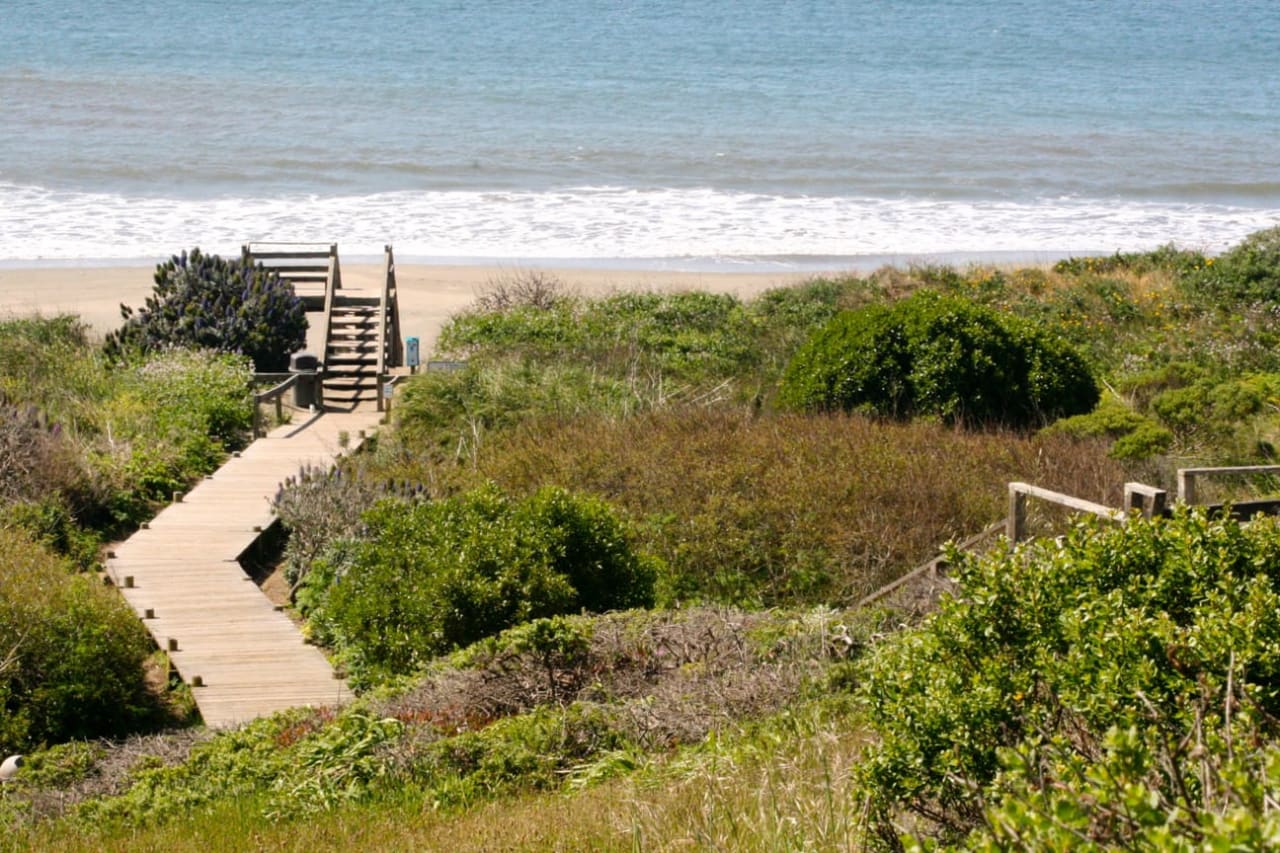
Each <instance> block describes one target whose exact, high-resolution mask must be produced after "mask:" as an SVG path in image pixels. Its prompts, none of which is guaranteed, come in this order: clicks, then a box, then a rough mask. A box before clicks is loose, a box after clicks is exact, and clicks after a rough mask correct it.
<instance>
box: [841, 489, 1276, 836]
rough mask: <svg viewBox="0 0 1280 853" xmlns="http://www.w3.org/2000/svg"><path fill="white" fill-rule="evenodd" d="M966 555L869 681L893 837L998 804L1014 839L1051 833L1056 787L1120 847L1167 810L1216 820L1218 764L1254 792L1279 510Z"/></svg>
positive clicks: (870, 768) (875, 798)
mask: <svg viewBox="0 0 1280 853" xmlns="http://www.w3.org/2000/svg"><path fill="white" fill-rule="evenodd" d="M952 557H953V559H955V560H956V561H957V563H956V570H955V576H956V577H957V579H958V580H959V582H960V591H959V592H958V594H957V595H956V596H955V597H954V598H952V599H949V600H945V601H944V602H943V604H942V607H941V609H940V611H939V612H938V613H937V614H936V615H935V616H934V617H932V618H931V619H930V620H929V621H928V622H926V623H925V625H924V626H923V627H922V628H921V629H919V630H913V631H909V632H906V633H904V634H902V635H901V636H899V637H897V638H896V639H895V640H894V641H893V642H891V643H888V644H886V645H885V646H883V647H882V648H881V649H880V650H879V651H878V652H876V653H875V654H874V655H873V656H872V657H871V658H870V659H869V661H868V665H867V667H866V669H865V671H864V673H863V679H862V686H861V687H860V688H859V692H860V695H861V696H862V698H863V700H864V701H865V707H866V709H867V713H868V715H869V719H870V720H871V722H872V723H873V725H874V726H875V728H876V730H877V731H878V732H879V735H880V738H881V739H880V742H879V743H878V744H877V745H876V746H874V747H873V748H871V749H870V750H869V754H868V756H867V760H866V762H865V764H864V766H863V770H862V771H861V773H862V780H863V785H864V787H865V790H866V792H867V796H868V798H869V799H868V805H869V808H870V814H871V816H872V823H873V827H874V828H875V829H876V830H877V832H878V833H879V834H880V836H881V838H882V839H884V840H885V842H886V846H888V847H891V848H893V847H896V846H897V844H898V840H897V839H898V836H899V833H900V832H902V831H903V830H904V829H905V828H906V827H908V826H911V827H912V830H911V831H912V832H913V833H915V834H918V835H921V836H927V835H932V834H934V833H940V834H941V835H942V837H943V838H944V839H950V840H959V839H961V838H963V837H964V836H965V834H966V833H969V832H971V831H974V830H977V831H979V832H983V831H986V830H989V829H990V828H991V822H993V821H994V820H995V819H996V817H994V816H993V814H994V815H995V816H1000V815H1003V818H1004V819H1007V821H1008V822H1006V823H1005V824H1004V825H1003V826H1001V827H997V828H998V829H999V830H1000V833H1001V834H1000V837H1003V838H1006V839H1007V838H1013V837H1015V836H1014V835H1011V834H1010V833H1009V831H1010V830H1012V832H1013V833H1015V834H1016V833H1017V832H1018V831H1019V830H1022V831H1025V832H1027V833H1034V832H1035V830H1036V824H1035V823H1033V822H1030V821H1029V820H1028V822H1025V823H1019V821H1022V820H1023V819H1024V817H1027V815H1026V808H1027V807H1033V808H1036V809H1039V808H1042V807H1043V806H1044V805H1045V804H1046V803H1060V804H1061V806H1062V808H1063V809H1064V811H1062V812H1058V813H1056V818H1057V819H1059V820H1065V821H1067V822H1069V824H1070V825H1073V826H1087V827H1089V831H1088V832H1087V835H1088V836H1089V837H1092V838H1095V839H1097V840H1098V842H1099V844H1100V845H1101V848H1103V849H1106V848H1109V846H1110V845H1111V844H1119V845H1120V846H1127V845H1126V844H1125V842H1126V841H1132V839H1133V838H1135V837H1141V836H1140V834H1139V831H1140V830H1141V829H1142V826H1143V824H1144V823H1145V822H1146V821H1147V820H1148V819H1149V818H1150V817H1151V815H1152V813H1153V812H1154V813H1157V815H1156V816H1158V817H1160V818H1161V821H1162V824H1163V825H1164V828H1165V829H1166V830H1167V831H1169V832H1171V833H1172V835H1171V836H1170V837H1171V838H1189V839H1191V840H1196V839H1198V838H1199V837H1200V835H1201V833H1202V832H1204V833H1205V834H1206V836H1209V835H1211V830H1212V816H1213V814H1214V813H1215V811H1216V810H1217V809H1218V807H1219V806H1220V805H1221V801H1222V798H1221V797H1220V789H1219V790H1218V791H1215V790H1211V789H1210V787H1209V786H1211V785H1212V784H1213V782H1212V780H1213V779H1214V778H1215V777H1214V776H1213V775H1212V774H1210V773H1207V772H1206V773H1204V774H1202V773H1201V771H1202V770H1212V769H1213V767H1217V768H1219V769H1222V768H1227V770H1226V772H1225V774H1221V775H1219V776H1218V777H1217V778H1220V779H1226V780H1227V781H1230V782H1232V783H1234V784H1236V785H1239V786H1240V787H1239V788H1238V790H1241V791H1243V790H1246V789H1247V788H1248V785H1249V783H1248V782H1247V779H1246V777H1245V776H1243V775H1238V776H1236V778H1235V779H1232V778H1231V776H1232V772H1233V771H1231V770H1230V769H1229V768H1230V765H1231V763H1232V762H1233V761H1234V758H1233V755H1232V746H1231V745H1232V743H1237V744H1244V743H1248V744H1250V746H1249V748H1248V749H1249V750H1250V751H1254V750H1259V749H1270V750H1272V751H1273V753H1274V749H1275V747H1276V736H1277V734H1280V727H1278V726H1277V722H1276V721H1277V713H1278V712H1280V526H1277V524H1276V523H1275V521H1274V520H1269V519H1267V520H1258V521H1254V522H1253V523H1252V524H1250V525H1249V526H1243V525H1241V524H1239V523H1236V522H1233V521H1209V520H1206V519H1205V517H1203V516H1201V515H1187V514H1181V515H1178V516H1176V517H1175V518H1173V519H1171V520H1161V521H1156V522H1145V521H1142V520H1140V519H1131V520H1130V521H1129V523H1128V524H1127V525H1124V526H1121V527H1111V528H1107V529H1099V528H1098V527H1097V526H1096V525H1094V524H1087V525H1086V524H1081V525H1079V526H1077V527H1076V528H1074V529H1073V530H1072V531H1071V532H1070V533H1069V535H1068V536H1066V537H1065V539H1064V540H1062V541H1061V542H1042V543H1037V544H1032V545H1028V546H1024V547H1021V548H1019V549H1017V550H1015V551H1011V550H1008V549H1002V550H1000V551H997V552H995V553H994V554H992V555H989V556H987V557H981V558H977V557H972V556H968V557H963V556H961V555H959V554H954V555H952ZM1144 750H1145V752H1144ZM1241 756H1242V757H1243V752H1242V753H1241ZM1247 760H1248V759H1246V761H1247ZM1270 760H1271V759H1268V761H1270ZM1144 762H1146V763H1147V764H1146V766H1144V765H1143V763H1144ZM1210 765H1213V767H1211V766H1210ZM1237 769H1244V768H1237ZM1254 769H1255V770H1256V769H1257V768H1256V767H1255V768H1254ZM1002 771H1003V772H1004V773H1005V775H1004V776H1001V775H1000V774H1001V773H1002ZM1107 773H1115V775H1113V776H1108V775H1106V774H1107ZM1117 780H1123V781H1122V782H1118V781H1117ZM1139 781H1140V782H1141V783H1142V784H1141V786H1138V785H1136V784H1135V785H1129V784H1128V783H1129V782H1134V783H1137V782H1139ZM1264 782H1265V784H1266V785H1267V786H1269V790H1271V791H1275V787H1276V780H1275V778H1274V774H1271V779H1270V781H1265V779H1264ZM1100 790H1101V791H1105V792H1107V795H1108V797H1107V799H1103V800H1101V801H1099V800H1097V799H1094V798H1093V797H1095V796H1096V795H1097V793H1098V792H1099V791H1100ZM1135 795H1137V796H1138V799H1133V797H1134V796H1135ZM1227 799H1230V797H1228V798H1227ZM1073 801H1074V803H1075V806H1074V807H1072V808H1070V809H1069V808H1068V806H1069V805H1070V804H1071V803H1072V802H1073ZM1017 803H1021V804H1022V807H1023V809H1022V811H1021V812H1020V811H1019V809H1018V808H1017V807H1016V804H1017ZM1162 803H1166V804H1169V805H1170V806H1171V807H1172V806H1176V807H1177V808H1179V809H1182V810H1183V814H1186V815H1187V816H1188V817H1189V819H1187V820H1181V819H1179V817H1178V814H1177V813H1174V812H1168V813H1164V814H1162V815H1161V814H1158V813H1159V812H1160V811H1161V809H1160V808H1159V806H1160V804H1162ZM984 804H985V805H986V806H988V807H992V808H993V809H994V810H995V811H994V813H993V812H992V811H987V810H984ZM1085 805H1087V806H1088V814H1082V813H1081V812H1080V811H1079V808H1080V807H1081V806H1085ZM1234 805H1239V806H1242V807H1244V808H1245V810H1246V811H1248V810H1249V809H1250V808H1251V806H1250V804H1249V803H1248V802H1237V803H1234ZM1252 808H1256V809H1261V799H1260V798H1259V800H1258V801H1256V802H1255V803H1254V805H1253V806H1252ZM1001 809H1004V811H1003V812H1001ZM1126 811H1127V812H1128V814H1129V815H1130V816H1133V815H1141V816H1142V817H1141V819H1138V820H1135V821H1132V822H1126V820H1125V819H1124V815H1125V813H1126ZM908 814H909V815H911V816H912V817H911V818H907V819H906V820H907V821H908V822H904V818H905V817H906V815H908ZM1048 814H1049V816H1050V817H1051V818H1052V817H1055V812H1054V811H1052V810H1050V811H1049V812H1048ZM1108 814H1110V817H1108ZM1091 816H1092V817H1091ZM1260 816H1261V811H1254V812H1253V817H1254V818H1258V817H1260ZM1060 827H1061V824H1060ZM1130 833H1132V834H1130ZM1025 837H1026V838H1031V839H1034V838H1036V837H1037V836H1036V835H1034V834H1029V835H1027V836H1025ZM1150 837H1151V838H1152V839H1153V840H1158V839H1159V836H1158V835H1153V836H1150ZM980 838H981V836H979V837H978V838H977V839H975V840H977V841H979V842H980ZM975 846H977V847H980V848H981V847H982V846H983V845H982V844H981V843H976V844H975ZM1156 847H1163V845H1161V844H1156ZM1188 849H1190V848H1188ZM1212 849H1217V848H1212Z"/></svg>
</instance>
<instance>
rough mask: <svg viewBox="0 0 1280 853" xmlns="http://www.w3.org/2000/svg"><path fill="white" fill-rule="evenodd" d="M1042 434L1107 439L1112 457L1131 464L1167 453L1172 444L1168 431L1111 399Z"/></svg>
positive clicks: (1057, 422) (1064, 419) (1060, 422)
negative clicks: (1109, 442)
mask: <svg viewBox="0 0 1280 853" xmlns="http://www.w3.org/2000/svg"><path fill="white" fill-rule="evenodd" d="M1044 432H1045V434H1048V435H1055V434H1056V435H1068V436H1071V437H1072V438H1076V439H1086V438H1106V439H1110V441H1111V442H1112V444H1111V449H1110V451H1109V452H1110V454H1111V456H1112V457H1113V458H1115V459H1124V460H1129V461H1135V462H1136V461H1140V460H1144V459H1150V458H1152V457H1154V456H1159V455H1160V454H1163V453H1167V452H1168V451H1169V449H1170V447H1172V445H1173V433H1172V432H1170V431H1169V430H1168V429H1166V428H1165V427H1162V426H1160V425H1159V424H1158V423H1156V422H1155V421H1153V420H1152V419H1151V418H1149V417H1147V416H1145V415H1143V414H1141V413H1139V412H1136V411H1134V410H1133V409H1131V408H1129V407H1128V406H1126V405H1125V404H1124V403H1122V402H1120V401H1119V400H1116V399H1114V398H1107V399H1105V400H1103V401H1102V402H1101V403H1099V404H1098V407H1097V408H1096V409H1094V410H1093V411H1092V412H1089V413H1088V414H1084V415H1073V416H1072V417H1069V418H1063V419H1062V420H1060V421H1056V422H1054V423H1052V424H1050V425H1049V426H1048V427H1046V428H1045V430H1044Z"/></svg>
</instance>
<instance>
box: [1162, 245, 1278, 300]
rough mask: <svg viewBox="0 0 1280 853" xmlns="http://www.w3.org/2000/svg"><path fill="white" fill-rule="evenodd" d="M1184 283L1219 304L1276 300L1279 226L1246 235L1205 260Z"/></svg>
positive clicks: (1194, 292) (1200, 295) (1197, 293)
mask: <svg viewBox="0 0 1280 853" xmlns="http://www.w3.org/2000/svg"><path fill="white" fill-rule="evenodd" d="M1184 282H1185V284H1186V287H1187V289H1188V290H1189V291H1190V293H1192V294H1193V295H1194V296H1196V297H1197V298H1199V299H1201V300H1204V301H1207V302H1209V303H1210V304H1213V305H1219V306H1222V307H1228V306H1230V305H1233V304H1237V303H1241V302H1264V303H1268V304H1274V303H1276V302H1280V226H1277V227H1275V228H1268V229H1265V230H1263V231H1257V232H1255V233H1253V234H1250V235H1249V236H1248V237H1246V238H1245V239H1244V240H1242V241H1241V242H1240V243H1239V244H1238V245H1236V246H1233V247H1232V248H1230V249H1228V250H1227V251H1226V252H1223V253H1222V254H1221V255H1219V256H1218V257H1217V258H1210V259H1208V260H1206V261H1205V262H1204V264H1203V265H1202V266H1200V267H1199V268H1198V269H1195V270H1194V271H1192V272H1190V273H1189V274H1188V275H1187V276H1186V278H1185V280H1184Z"/></svg>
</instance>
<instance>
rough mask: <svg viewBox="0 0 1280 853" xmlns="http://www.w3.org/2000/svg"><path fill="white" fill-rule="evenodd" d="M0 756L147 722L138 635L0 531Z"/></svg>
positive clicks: (128, 619) (96, 587)
mask: <svg viewBox="0 0 1280 853" xmlns="http://www.w3.org/2000/svg"><path fill="white" fill-rule="evenodd" d="M0 554H3V555H4V561H5V563H4V570H3V571H0V710H2V711H3V713H0V753H3V754H8V753H10V752H17V751H23V750H27V749H30V748H31V747H34V746H37V745H39V744H48V743H55V742H59V741H65V740H69V739H72V738H92V737H102V736H107V735H115V734H122V733H126V732H128V731H130V730H131V729H132V728H134V727H136V726H138V725H139V724H141V723H142V722H144V721H145V720H146V719H148V718H149V715H150V714H151V708H152V705H151V702H150V700H149V697H148V695H147V693H146V689H145V684H144V680H143V669H142V664H143V661H144V659H145V658H146V656H147V655H148V654H149V652H150V644H149V641H148V639H147V635H146V632H145V631H143V629H142V626H141V624H139V622H138V621H137V619H136V618H135V617H134V615H133V613H132V612H131V611H130V610H129V608H128V606H126V605H125V603H124V602H123V601H121V600H120V599H119V598H118V597H117V596H116V595H115V594H114V593H113V592H111V591H110V590H108V589H105V588H103V587H102V585H101V584H100V583H96V582H94V580H92V579H91V578H90V577H89V576H86V575H75V574H73V573H72V569H71V567H70V566H68V565H66V564H65V563H64V562H63V561H61V560H59V559H57V558H55V557H54V556H52V555H51V554H49V553H48V552H47V551H45V550H44V549H43V548H42V547H41V546H39V545H37V544H35V543H33V542H31V541H30V540H29V539H28V538H26V536H24V535H23V534H22V533H20V532H17V531H13V530H6V529H4V528H0Z"/></svg>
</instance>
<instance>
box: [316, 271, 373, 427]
mask: <svg viewBox="0 0 1280 853" xmlns="http://www.w3.org/2000/svg"><path fill="white" fill-rule="evenodd" d="M380 314H381V306H380V305H379V300H378V297H376V296H347V295H341V294H339V295H335V297H334V303H333V307H332V309H331V310H330V312H329V331H328V334H327V335H325V351H324V375H323V377H322V382H321V385H322V387H323V389H324V390H323V395H324V403H325V408H334V409H348V410H349V409H354V408H355V407H356V406H359V405H360V404H361V403H373V402H377V399H378V376H379V373H380V371H379V367H378V355H379V342H380V340H381V335H380V334H379V332H380V327H381V326H382V325H383V324H382V323H380V322H379V320H380Z"/></svg>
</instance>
